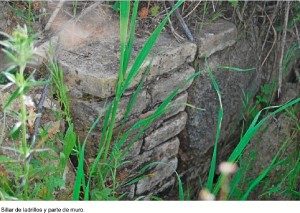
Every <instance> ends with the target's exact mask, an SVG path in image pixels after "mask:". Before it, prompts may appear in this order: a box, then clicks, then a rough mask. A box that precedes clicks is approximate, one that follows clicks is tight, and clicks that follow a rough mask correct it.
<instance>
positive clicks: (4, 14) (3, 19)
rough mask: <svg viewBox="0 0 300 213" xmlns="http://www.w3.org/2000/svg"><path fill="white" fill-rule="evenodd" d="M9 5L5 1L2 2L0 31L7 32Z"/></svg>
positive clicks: (0, 3) (0, 7) (0, 5)
mask: <svg viewBox="0 0 300 213" xmlns="http://www.w3.org/2000/svg"><path fill="white" fill-rule="evenodd" d="M7 18H8V15H7V7H6V6H5V2H0V32H5V31H6V27H7Z"/></svg>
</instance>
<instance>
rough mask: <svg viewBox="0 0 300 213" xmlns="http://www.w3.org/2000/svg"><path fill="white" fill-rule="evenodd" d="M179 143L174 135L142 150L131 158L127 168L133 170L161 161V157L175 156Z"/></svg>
mask: <svg viewBox="0 0 300 213" xmlns="http://www.w3.org/2000/svg"><path fill="white" fill-rule="evenodd" d="M179 143H180V142H179V139H178V138H177V137H176V138H173V139H170V140H168V141H166V142H165V143H163V144H161V145H159V146H157V147H155V148H154V149H152V150H149V151H146V152H143V153H142V154H140V155H139V156H137V157H135V158H134V159H132V160H131V162H132V163H131V166H130V167H128V169H129V170H130V171H132V172H134V171H137V170H138V169H140V168H141V167H143V166H145V165H147V164H149V163H152V162H161V161H162V160H163V159H169V158H172V157H174V156H176V155H177V153H178V148H179Z"/></svg>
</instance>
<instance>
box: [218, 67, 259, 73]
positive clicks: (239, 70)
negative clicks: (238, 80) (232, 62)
mask: <svg viewBox="0 0 300 213" xmlns="http://www.w3.org/2000/svg"><path fill="white" fill-rule="evenodd" d="M217 68H218V69H223V70H231V71H236V72H250V71H255V68H248V69H242V68H238V67H231V66H219V67H217Z"/></svg>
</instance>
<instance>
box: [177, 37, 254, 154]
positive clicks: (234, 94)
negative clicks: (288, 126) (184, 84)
mask: <svg viewBox="0 0 300 213" xmlns="http://www.w3.org/2000/svg"><path fill="white" fill-rule="evenodd" d="M207 63H208V64H207V66H209V67H211V68H212V72H213V74H214V77H215V79H216V81H217V83H218V85H219V88H220V91H221V97H222V105H223V110H224V116H223V120H222V128H221V135H220V141H222V140H226V139H228V137H229V135H231V133H232V132H233V131H234V130H235V128H236V126H237V125H238V122H239V120H240V118H241V116H242V114H241V113H242V110H243V107H242V106H243V92H248V95H249V96H251V95H253V94H255V93H256V92H257V90H258V88H259V86H258V85H259V84H260V83H259V79H258V78H257V77H258V76H257V73H256V72H255V71H249V72H236V71H233V70H222V69H220V68H214V67H219V66H231V67H239V68H244V69H248V68H253V67H255V66H256V57H255V51H254V49H252V48H251V44H250V43H249V42H248V41H246V40H243V41H240V42H239V43H237V45H236V46H235V48H234V49H233V48H231V49H230V48H227V49H226V50H224V51H221V52H218V53H216V54H214V55H211V56H210V57H209V58H208V60H207ZM199 64H200V70H205V67H204V64H205V61H204V60H200V61H199ZM188 93H189V97H188V103H190V104H192V105H194V106H196V107H200V108H203V109H205V111H200V110H198V109H195V108H187V109H186V111H187V113H188V115H189V119H188V121H187V125H186V138H185V139H184V140H183V141H184V143H183V144H182V146H184V148H186V149H187V150H191V149H192V150H193V151H196V150H197V155H198V156H202V155H203V154H205V153H206V152H207V151H208V150H209V149H210V148H211V147H213V144H214V140H215V135H216V129H217V119H218V111H219V101H218V97H217V93H216V91H215V89H214V88H213V85H212V83H211V79H210V77H209V75H208V73H206V72H203V74H202V75H200V76H199V77H198V78H196V79H195V80H194V82H193V84H192V86H191V87H189V89H188ZM184 137H185V136H184Z"/></svg>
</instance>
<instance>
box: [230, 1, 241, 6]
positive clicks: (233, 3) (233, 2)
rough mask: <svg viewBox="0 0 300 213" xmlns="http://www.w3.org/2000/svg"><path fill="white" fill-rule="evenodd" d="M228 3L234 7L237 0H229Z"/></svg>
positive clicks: (236, 4)
mask: <svg viewBox="0 0 300 213" xmlns="http://www.w3.org/2000/svg"><path fill="white" fill-rule="evenodd" d="M229 3H230V4H231V6H232V7H234V8H236V7H237V6H238V3H239V1H238V0H229Z"/></svg>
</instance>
